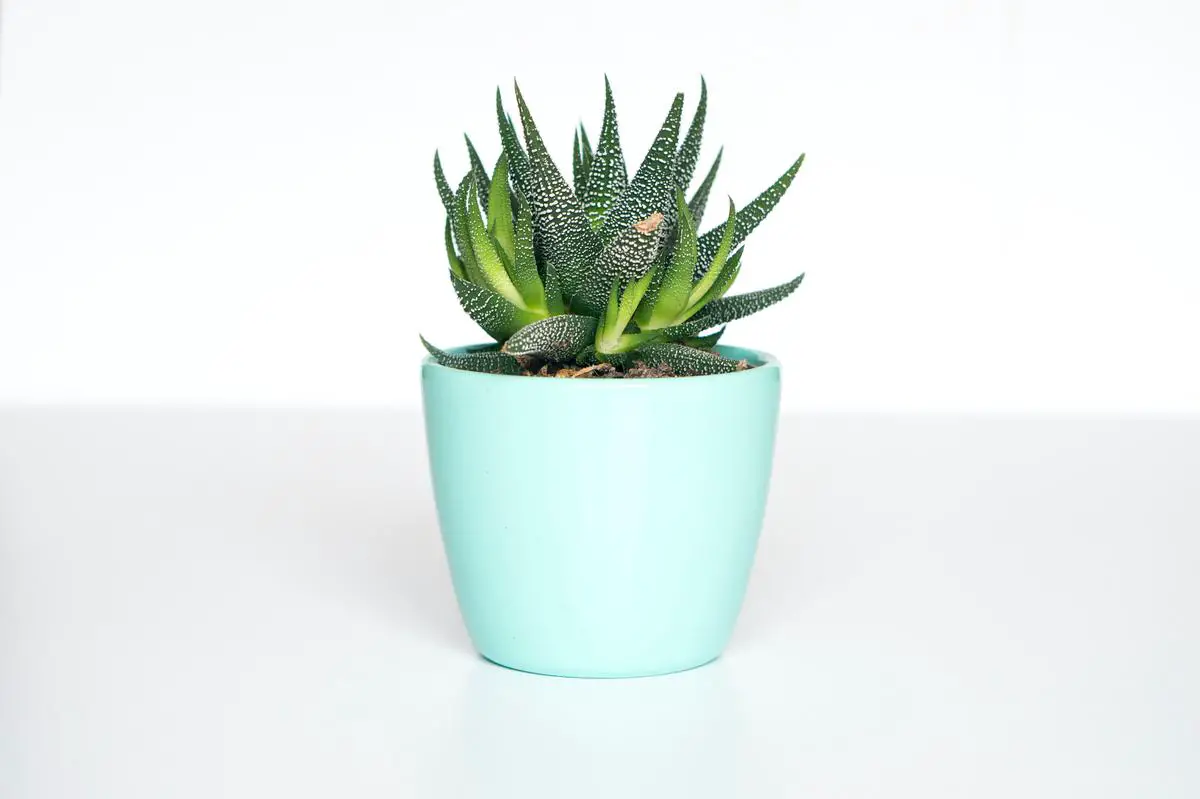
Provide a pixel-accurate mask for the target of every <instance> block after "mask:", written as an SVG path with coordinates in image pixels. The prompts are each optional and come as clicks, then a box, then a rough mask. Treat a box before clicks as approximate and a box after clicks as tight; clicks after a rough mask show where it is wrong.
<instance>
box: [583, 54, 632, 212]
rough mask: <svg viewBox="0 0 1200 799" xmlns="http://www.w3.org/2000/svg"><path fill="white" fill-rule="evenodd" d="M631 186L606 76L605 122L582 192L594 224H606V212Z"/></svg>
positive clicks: (610, 89)
mask: <svg viewBox="0 0 1200 799" xmlns="http://www.w3.org/2000/svg"><path fill="white" fill-rule="evenodd" d="M628 186H629V176H628V174H627V173H626V171H625V155H624V153H622V152H621V135H620V132H619V131H618V130H617V107H616V104H615V103H614V102H613V95H612V86H610V85H609V82H608V78H607V77H606V78H605V79H604V124H603V125H602V126H601V127H600V141H599V143H598V144H597V145H596V154H595V156H594V157H593V158H592V163H591V167H590V169H589V170H588V177H587V183H586V186H585V191H584V195H583V202H584V207H585V208H586V209H587V215H588V219H589V220H591V223H592V227H593V228H597V229H599V227H600V226H601V225H603V224H604V217H605V214H607V213H608V210H609V209H610V208H612V206H613V203H615V202H616V201H617V198H618V197H620V196H621V194H622V193H623V192H624V191H625V189H626V188H627V187H628Z"/></svg>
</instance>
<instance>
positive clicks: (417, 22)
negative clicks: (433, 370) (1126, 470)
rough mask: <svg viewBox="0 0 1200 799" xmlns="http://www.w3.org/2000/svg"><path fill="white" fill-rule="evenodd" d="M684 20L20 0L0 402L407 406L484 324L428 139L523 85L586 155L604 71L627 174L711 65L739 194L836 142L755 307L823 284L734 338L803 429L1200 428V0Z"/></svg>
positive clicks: (950, 5)
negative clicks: (1150, 419) (469, 296)
mask: <svg viewBox="0 0 1200 799" xmlns="http://www.w3.org/2000/svg"><path fill="white" fill-rule="evenodd" d="M688 8H689V6H684V5H682V4H678V5H673V4H670V3H668V4H667V5H666V6H663V5H662V4H659V5H658V6H656V11H655V13H654V15H653V19H654V20H659V21H661V22H668V21H669V25H668V29H669V34H670V35H664V30H663V26H662V25H661V24H645V25H643V24H638V20H641V19H646V17H645V13H644V4H641V3H631V2H625V0H616V1H615V2H612V3H609V4H607V5H606V6H605V9H606V11H605V14H604V16H603V17H600V16H593V15H592V14H590V13H589V12H588V11H587V10H586V9H585V8H584V7H583V6H579V5H578V4H575V5H570V4H565V5H564V4H557V3H556V4H553V5H551V4H550V3H546V2H539V3H524V4H522V3H508V4H504V5H503V6H495V5H486V4H482V3H479V4H476V3H465V4H464V3H459V4H451V3H442V4H432V5H421V6H419V7H418V8H416V9H414V10H408V9H406V8H405V7H404V5H403V4H398V3H394V2H385V0H346V1H345V2H342V3H338V4H329V3H326V2H317V1H316V0H299V1H297V2H287V3H284V2H268V1H267V0H237V2H234V0H214V1H213V2H208V3H203V4H179V3H170V4H167V3H156V2H152V0H110V2H107V3H104V4H85V3H78V2H72V1H71V0H37V1H36V2H34V1H33V0H9V2H7V3H5V4H4V6H3V19H2V27H0V402H3V401H9V402H35V403H36V402H54V403H64V402H65V403H74V402H80V403H89V402H144V403H171V402H186V403H207V402H215V403H249V404H288V405H295V404H301V405H304V404H319V405H327V404H351V405H389V406H401V407H413V406H416V405H417V404H419V401H420V399H419V382H418V369H417V362H418V360H419V358H420V357H421V356H422V354H423V352H422V350H421V347H420V344H419V342H418V340H417V334H418V332H421V333H423V334H424V335H425V336H426V337H427V338H429V339H430V340H431V341H433V342H435V343H437V344H439V345H444V346H448V345H454V344H461V343H468V342H473V341H479V340H481V339H483V338H484V336H483V334H482V332H481V331H479V330H478V329H477V328H476V327H475V325H474V324H473V323H472V322H471V321H470V320H469V319H468V318H467V317H466V316H465V315H464V314H463V313H462V312H461V311H460V309H459V307H458V305H457V302H456V300H455V297H454V294H453V291H452V290H451V288H450V285H449V283H448V281H447V279H446V263H445V255H444V252H443V249H442V224H443V215H442V210H441V204H440V203H439V201H438V198H437V194H436V192H435V190H434V184H433V179H432V170H431V162H432V156H433V152H434V150H435V148H440V150H441V152H442V157H443V161H444V162H445V164H446V167H447V171H448V172H449V173H450V175H451V176H452V177H453V176H455V175H457V174H461V173H462V172H463V171H464V170H465V169H466V167H467V160H466V154H465V149H464V147H463V145H462V134H463V133H464V132H466V133H469V134H470V135H471V137H472V138H473V140H474V141H475V142H476V144H477V145H478V146H479V149H480V150H481V153H482V155H483V157H484V159H485V160H492V159H494V158H495V157H496V156H497V155H498V146H497V136H496V133H495V117H494V105H493V94H494V91H495V87H496V85H497V84H500V85H501V86H502V88H503V89H504V91H505V93H506V96H507V98H508V102H509V104H510V106H511V103H512V100H511V81H512V79H513V77H514V76H517V77H518V78H519V79H520V81H521V85H522V89H523V91H524V92H525V94H526V96H527V98H528V100H529V102H530V105H531V108H532V110H533V113H534V115H535V117H536V119H537V120H538V125H539V128H540V129H541V130H542V132H543V134H544V135H545V136H546V138H547V140H548V142H549V145H550V147H551V150H552V152H553V153H554V155H555V156H556V158H557V159H558V161H559V163H560V165H564V164H565V165H567V166H568V167H569V163H570V145H571V142H570V137H571V131H572V126H573V125H574V124H575V123H577V122H579V121H582V122H584V124H585V125H586V126H587V128H588V130H589V131H590V132H591V134H592V138H593V140H595V137H596V136H597V135H598V133H599V123H600V115H601V109H602V104H603V75H604V74H605V73H607V74H608V75H609V76H610V78H611V79H612V83H613V89H614V93H615V96H616V101H617V107H618V112H619V118H620V125H621V132H622V138H623V141H624V144H625V149H626V152H627V153H628V154H629V156H628V157H629V161H630V162H631V163H630V168H631V170H632V169H633V168H635V167H636V165H637V163H638V162H640V158H641V155H642V153H644V151H645V149H646V147H647V146H648V145H649V142H650V140H651V139H652V137H653V134H654V131H655V129H656V128H657V126H658V124H659V122H660V120H661V118H662V116H663V114H664V113H665V110H666V108H667V106H668V105H669V104H670V101H671V98H672V96H673V94H674V93H675V92H676V91H683V92H685V94H686V97H687V106H686V111H685V113H687V114H689V115H690V113H691V110H692V109H693V108H694V105H695V102H696V98H697V95H698V89H699V82H700V76H701V75H702V74H703V75H704V76H705V77H706V79H707V81H708V88H709V109H708V124H707V127H706V133H705V144H704V149H703V153H702V155H701V164H700V167H699V170H698V171H702V170H704V169H706V168H707V166H708V164H709V163H710V162H711V160H712V158H713V157H714V155H715V154H716V152H717V149H718V147H720V146H722V145H723V146H724V147H725V153H724V159H723V162H722V165H721V171H720V175H719V177H718V181H717V186H716V188H715V191H714V197H716V198H723V197H724V196H725V195H730V196H731V197H732V198H733V199H734V200H735V201H736V202H737V203H738V204H739V206H740V205H742V204H744V203H746V202H747V201H748V200H750V199H751V198H753V196H754V195H755V194H757V193H758V192H759V191H760V190H761V189H763V188H765V187H766V186H767V185H769V184H770V183H771V182H772V181H773V180H774V179H775V178H776V177H777V176H778V175H779V173H780V172H782V171H783V169H784V168H785V167H786V166H787V164H789V163H790V162H791V161H792V160H793V159H794V158H795V157H796V155H797V154H799V153H800V152H806V153H807V160H806V162H805V164H804V167H803V168H802V169H801V171H800V174H799V176H798V178H797V180H796V182H795V184H794V185H793V186H792V188H791V190H790V192H789V193H788V195H787V196H786V197H785V198H784V200H783V202H782V203H781V204H780V206H779V207H778V208H777V209H776V210H775V211H774V213H773V214H772V216H771V217H770V218H769V219H768V220H767V221H766V222H765V223H764V224H763V225H762V227H760V228H759V229H758V230H757V231H756V232H755V233H754V235H752V236H751V237H750V239H749V241H748V244H747V247H746V253H745V258H744V260H743V269H742V272H741V276H740V278H739V282H738V288H737V289H736V291H747V290H751V289H755V288H761V287H765V286H768V285H774V284H776V283H779V282H782V281H784V280H786V279H789V278H791V277H793V276H794V275H795V274H797V273H799V272H804V273H806V275H807V277H806V279H805V282H804V284H803V285H802V286H801V288H800V289H799V291H798V292H797V293H796V294H795V295H794V296H793V297H792V298H790V299H789V300H788V301H786V302H785V303H783V304H781V305H779V306H776V307H774V308H772V309H769V310H768V311H766V312H764V313H763V314H761V315H759V316H756V317H754V318H752V319H747V320H742V321H740V322H735V323H734V324H733V325H731V326H730V328H729V331H728V332H727V334H726V339H727V340H728V341H729V342H730V343H733V344H738V345H743V346H750V347H756V348H760V349H765V350H768V351H770V352H773V353H774V354H776V355H777V356H779V357H780V358H781V360H782V361H783V363H784V369H785V378H784V379H785V383H786V387H785V391H784V408H785V409H786V410H797V409H822V410H825V409H846V410H883V411H887V410H918V411H922V410H929V411H968V412H969V411H977V410H978V411H1015V412H1023V411H1055V412H1076V411H1080V412H1126V411H1128V412H1196V411H1200V368H1198V366H1197V360H1198V359H1197V357H1196V350H1197V345H1198V344H1200V313H1197V304H1198V303H1197V299H1198V298H1200V237H1198V236H1197V234H1196V220H1197V219H1198V218H1200V189H1198V187H1200V159H1198V157H1197V155H1196V150H1195V142H1196V141H1198V140H1200V103H1197V102H1196V100H1197V96H1198V95H1197V87H1198V86H1200V81H1198V78H1200V49H1197V48H1195V47H1194V46H1193V45H1194V41H1195V38H1196V35H1197V32H1200V7H1198V6H1196V5H1194V4H1188V3H1183V2H1174V3H1172V2H1155V1H1151V2H1132V0H1130V1H1129V2H1115V3H1106V4H1091V3H1085V2H1082V0H1048V2H1039V3H1032V2H1026V1H1025V0H1005V1H1002V2H1000V1H998V2H964V0H956V1H954V2H950V1H949V0H925V1H923V2H912V3H904V4H896V3H889V2H884V0H873V1H872V2H865V3H854V4H831V3H826V4H819V3H778V2H760V1H758V0H748V1H747V2H743V3H740V4H738V6H737V8H736V9H733V10H732V11H730V12H729V14H728V19H727V20H725V21H723V18H722V16H720V15H714V14H709V13H702V12H701V11H699V10H695V7H694V6H692V7H691V8H692V9H693V10H691V11H689V10H688ZM585 35H586V36H587V37H588V38H586V39H584V38H582V37H584V36H585ZM717 201H718V202H719V199H718V200H717ZM714 219H715V216H714V215H711V214H710V219H709V220H707V221H708V223H709V224H708V225H706V227H708V226H711V225H712V224H715V222H714V221H713V220H714Z"/></svg>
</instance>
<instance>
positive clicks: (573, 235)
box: [516, 87, 600, 297]
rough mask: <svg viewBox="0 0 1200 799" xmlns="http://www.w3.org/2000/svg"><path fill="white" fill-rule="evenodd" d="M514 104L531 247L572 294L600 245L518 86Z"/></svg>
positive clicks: (568, 294)
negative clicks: (525, 166)
mask: <svg viewBox="0 0 1200 799" xmlns="http://www.w3.org/2000/svg"><path fill="white" fill-rule="evenodd" d="M516 95H517V107H518V109H519V110H520V113H521V124H522V126H523V127H524V129H525V144H526V146H527V147H528V148H529V185H528V190H527V191H526V196H527V197H528V199H529V202H530V204H531V205H532V207H533V233H534V248H535V250H536V251H537V253H538V255H539V256H540V259H541V261H542V262H543V263H546V264H550V265H552V266H553V268H554V269H555V270H556V271H557V273H558V279H559V281H561V285H562V289H563V293H564V294H566V295H567V296H568V297H570V296H573V295H574V294H575V291H576V288H577V287H578V285H579V283H580V281H581V280H583V277H584V275H585V273H586V270H587V268H588V266H589V265H590V264H591V261H592V260H593V258H594V257H595V255H596V252H597V251H598V250H599V248H600V243H599V241H598V240H597V239H596V235H595V233H593V232H592V227H591V224H590V223H589V222H588V219H587V214H586V213H584V210H583V205H582V204H581V203H580V202H579V198H578V197H576V196H575V193H574V192H573V191H572V190H571V188H570V187H569V186H567V183H566V181H565V180H564V179H563V176H562V175H561V174H560V173H559V171H558V167H556V166H555V165H554V160H553V159H552V158H551V157H550V153H549V152H547V150H546V145H545V143H544V142H543V141H542V137H541V134H540V133H538V129H537V126H536V125H535V124H534V121H533V116H532V115H531V114H530V113H529V107H528V106H527V105H526V104H525V98H524V97H523V96H522V95H521V89H520V87H516Z"/></svg>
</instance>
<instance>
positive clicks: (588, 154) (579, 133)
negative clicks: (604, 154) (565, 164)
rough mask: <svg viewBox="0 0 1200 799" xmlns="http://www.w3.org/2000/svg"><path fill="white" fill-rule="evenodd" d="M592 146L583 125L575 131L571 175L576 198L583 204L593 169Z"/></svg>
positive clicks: (580, 124)
mask: <svg viewBox="0 0 1200 799" xmlns="http://www.w3.org/2000/svg"><path fill="white" fill-rule="evenodd" d="M592 157H593V154H592V144H591V142H589V141H588V137H587V131H586V130H584V129H583V123H582V122H581V123H579V127H577V128H576V129H575V144H574V149H573V150H572V151H571V165H572V171H571V175H572V177H573V178H574V181H575V196H576V197H578V198H579V200H580V202H583V200H584V198H585V196H586V195H587V179H588V170H590V169H591V168H592Z"/></svg>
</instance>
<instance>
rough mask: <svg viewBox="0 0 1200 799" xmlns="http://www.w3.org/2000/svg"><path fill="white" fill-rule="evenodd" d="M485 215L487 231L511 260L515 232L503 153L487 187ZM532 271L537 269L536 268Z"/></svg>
mask: <svg viewBox="0 0 1200 799" xmlns="http://www.w3.org/2000/svg"><path fill="white" fill-rule="evenodd" d="M487 215H488V224H487V228H488V233H491V234H492V236H493V237H494V238H495V239H496V243H497V244H499V245H500V248H501V250H503V251H504V253H505V255H507V256H508V259H509V260H510V261H511V260H513V258H514V257H516V233H515V231H514V229H513V213H512V201H511V200H510V199H509V193H508V156H507V155H505V154H504V153H501V154H500V160H499V161H497V162H496V170H495V172H493V173H492V183H491V186H489V187H488V201H487ZM534 271H535V272H536V271H537V270H536V268H535V269H534ZM518 288H519V286H518Z"/></svg>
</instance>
